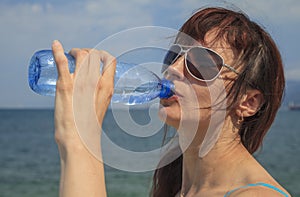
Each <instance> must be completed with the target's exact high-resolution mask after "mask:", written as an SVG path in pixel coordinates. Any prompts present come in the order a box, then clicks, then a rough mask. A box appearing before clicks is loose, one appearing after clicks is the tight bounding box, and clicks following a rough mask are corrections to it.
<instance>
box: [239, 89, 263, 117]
mask: <svg viewBox="0 0 300 197" xmlns="http://www.w3.org/2000/svg"><path fill="white" fill-rule="evenodd" d="M263 103H264V97H263V94H262V93H261V92H260V91H259V90H255V89H253V90H247V93H246V94H245V95H244V96H243V97H242V99H241V101H240V103H239V105H238V108H237V110H236V113H237V115H238V116H239V117H240V116H242V117H250V116H253V115H255V114H256V112H258V111H259V109H260V107H261V106H262V105H263Z"/></svg>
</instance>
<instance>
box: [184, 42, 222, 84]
mask: <svg viewBox="0 0 300 197" xmlns="http://www.w3.org/2000/svg"><path fill="white" fill-rule="evenodd" d="M186 58H187V59H186V64H187V69H188V70H189V72H190V73H191V74H192V75H193V76H194V77H196V78H198V79H202V80H212V79H214V78H215V77H216V76H217V75H218V74H219V72H220V70H221V68H222V65H223V60H222V58H221V57H220V56H219V55H218V54H216V53H215V52H213V51H211V50H208V49H203V48H197V47H195V48H191V49H190V50H189V51H188V53H187V57H186Z"/></svg>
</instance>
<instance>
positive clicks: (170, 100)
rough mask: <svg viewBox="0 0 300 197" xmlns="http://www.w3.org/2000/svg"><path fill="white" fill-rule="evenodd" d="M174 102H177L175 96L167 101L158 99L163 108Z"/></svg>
mask: <svg viewBox="0 0 300 197" xmlns="http://www.w3.org/2000/svg"><path fill="white" fill-rule="evenodd" d="M175 102H178V96H177V95H176V94H174V95H173V96H171V97H170V98H167V99H160V104H161V105H163V106H164V107H167V106H170V105H172V104H173V103H175Z"/></svg>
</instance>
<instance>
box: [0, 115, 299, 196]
mask: <svg viewBox="0 0 300 197" xmlns="http://www.w3.org/2000/svg"><path fill="white" fill-rule="evenodd" d="M114 113H118V111H117V112H114ZM122 113H123V112H121V111H120V114H122ZM53 116H54V112H53V110H51V109H1V110H0V197H41V196H42V197H56V196H58V190H59V177H60V162H59V154H58V150H57V146H56V143H55V140H54V124H53V122H54V120H53ZM130 116H131V118H132V120H134V121H135V122H137V123H138V124H145V125H147V124H148V123H149V121H151V117H150V115H149V112H148V110H146V109H136V110H131V112H130ZM121 117H122V116H121ZM123 117H124V118H125V116H123ZM299 117H300V111H288V110H280V111H279V112H278V115H277V118H276V120H275V122H274V124H273V126H272V127H271V129H270V131H269V132H268V134H267V136H266V138H265V141H264V144H263V147H262V149H261V150H260V151H258V152H257V153H256V154H255V157H256V158H257V159H258V161H259V162H260V163H261V164H262V165H263V166H264V167H265V168H266V169H267V170H268V171H269V172H270V173H271V174H272V176H273V177H274V178H275V179H276V180H277V181H278V182H279V183H280V184H282V185H283V186H284V187H285V188H286V189H287V190H288V191H289V192H290V193H291V194H292V196H295V197H296V196H300V167H299V166H300V165H299V164H300V119H299ZM125 122H126V121H125ZM103 128H104V130H105V132H107V133H109V135H108V136H110V137H111V138H112V139H120V138H121V137H120V135H124V134H120V133H122V132H124V129H122V128H120V127H119V126H118V124H117V121H116V120H115V116H114V115H113V113H112V110H109V111H108V112H107V114H106V116H105V119H104V123H103ZM162 130H163V129H162ZM140 132H143V130H140ZM143 138H145V137H143ZM158 138H159V136H156V137H155V138H153V139H151V138H150V141H151V140H152V141H153V143H150V142H149V140H148V141H147V142H145V143H143V142H137V139H136V138H129V137H128V136H127V137H122V140H119V141H120V142H123V143H124V144H123V145H122V144H121V145H120V146H124V147H125V148H128V149H135V150H137V151H139V150H140V151H145V150H151V149H152V148H154V146H160V145H161V139H158ZM120 142H118V143H120ZM105 171H106V185H107V192H108V196H109V197H144V196H148V195H149V191H150V188H151V177H152V174H153V171H147V172H128V171H124V170H118V169H116V168H114V167H111V166H108V165H107V166H105Z"/></svg>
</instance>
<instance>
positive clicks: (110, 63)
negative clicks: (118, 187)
mask: <svg viewBox="0 0 300 197" xmlns="http://www.w3.org/2000/svg"><path fill="white" fill-rule="evenodd" d="M206 39H207V41H208V43H209V39H211V38H210V37H207V38H206ZM215 47H216V48H213V49H214V50H215V51H217V52H218V53H219V54H221V55H222V56H223V58H224V59H225V62H226V63H228V64H229V65H230V63H231V60H232V52H231V51H230V50H229V51H227V50H226V51H224V50H220V48H218V46H215ZM52 49H53V53H54V58H55V61H56V64H57V68H58V74H59V77H58V81H57V91H56V100H55V139H56V142H57V145H58V148H59V153H60V158H61V182H60V196H61V197H69V196H72V197H77V196H78V197H81V196H90V197H93V196H102V197H105V196H106V188H105V174H104V167H103V163H102V162H101V161H99V159H97V158H96V157H94V156H93V155H91V153H90V152H89V151H88V150H87V149H86V147H85V145H84V144H83V143H82V141H81V139H80V136H79V135H78V133H77V129H78V127H77V126H76V123H77V122H76V117H75V116H74V112H76V110H78V109H80V112H82V114H84V115H83V116H82V117H80V118H82V119H84V120H86V119H87V117H91V116H93V114H92V113H91V111H90V110H86V109H85V107H84V106H86V105H87V104H90V103H92V104H95V106H97V108H96V109H95V110H96V113H95V114H94V115H95V116H96V118H95V119H92V120H94V121H93V122H89V124H87V125H85V126H86V127H85V128H84V129H86V131H90V130H92V131H94V130H95V129H101V125H102V121H103V117H104V114H105V112H106V110H107V107H108V105H109V102H110V99H111V96H112V94H113V77H114V72H115V65H116V62H115V59H114V58H113V57H112V56H111V55H110V54H108V53H107V52H104V51H97V50H91V49H72V50H71V52H70V53H71V55H73V56H74V57H75V58H76V70H75V73H74V74H69V70H68V67H67V61H66V57H65V56H64V54H63V51H64V50H63V47H62V45H61V44H60V43H59V42H58V41H55V42H53V45H52ZM86 59H88V60H89V61H84V60H86ZM99 61H102V62H103V64H104V65H105V67H106V69H104V72H103V73H97V72H95V70H99V68H98V66H99ZM79 68H86V69H87V71H86V76H85V75H83V76H81V75H79V74H78V73H79ZM88 71H91V72H88ZM95 73H96V74H95ZM84 76H85V77H84ZM81 77H82V78H81ZM166 77H167V78H168V79H171V80H173V81H174V83H175V86H176V91H177V92H176V93H177V95H176V96H175V97H172V98H170V99H164V100H161V108H160V110H159V115H160V116H161V117H164V118H165V122H166V123H167V124H168V125H171V126H174V127H175V128H178V129H179V130H180V131H179V138H181V139H185V138H188V139H192V140H191V141H192V142H191V144H189V146H186V147H187V149H186V151H185V152H184V154H183V172H182V173H183V182H182V189H181V194H184V196H212V197H213V196H224V194H225V193H226V192H227V191H229V190H231V189H234V188H236V187H239V186H243V185H246V184H249V183H256V182H265V183H270V184H272V185H274V186H276V187H278V188H280V189H282V190H283V191H285V190H284V189H283V188H282V187H281V186H280V185H279V184H278V183H277V182H276V181H275V180H274V179H273V178H272V177H271V176H270V175H269V174H268V173H267V172H266V171H265V170H264V169H263V167H261V165H260V164H259V163H257V162H256V160H255V159H254V158H253V157H252V156H251V155H250V154H249V153H248V151H247V150H246V149H245V148H244V146H243V145H242V144H241V143H240V139H239V138H238V137H237V132H238V128H237V126H236V122H237V120H238V117H239V116H243V117H247V116H251V115H253V114H255V112H256V111H257V110H258V108H259V106H260V105H261V103H262V102H263V100H262V96H261V94H260V92H259V91H257V90H249V91H248V92H247V93H246V94H245V95H244V96H243V99H242V100H241V101H239V102H238V105H237V107H236V109H235V110H234V111H233V112H232V113H228V114H227V116H226V118H225V120H224V124H223V126H222V128H221V129H222V131H221V136H220V138H219V140H218V141H217V143H216V145H215V146H214V147H213V149H212V150H211V151H210V152H209V153H208V154H207V155H206V156H205V157H204V158H199V156H198V153H199V148H200V145H201V143H202V141H203V138H204V136H205V133H206V129H207V127H208V125H209V120H210V114H211V111H210V110H209V109H201V107H207V106H210V105H211V103H212V102H213V99H210V97H209V95H210V94H209V91H208V88H207V84H206V83H204V82H199V81H197V80H195V79H194V78H193V77H192V76H190V75H189V74H188V73H187V72H186V70H185V67H184V60H183V58H179V59H178V60H177V61H176V62H175V63H174V64H173V65H171V66H170V67H169V68H168V73H167V75H166ZM235 77H236V75H235V74H234V73H232V72H229V71H228V70H226V69H224V70H222V73H221V76H220V77H219V78H218V79H216V80H215V81H214V82H212V84H211V85H212V86H213V85H216V87H218V86H217V85H218V83H220V82H223V79H225V80H224V83H225V82H226V79H234V78H235ZM92 79H94V80H92ZM95 79H97V81H96V82H95ZM98 79H99V80H98ZM75 83H76V87H79V88H78V90H76V91H77V93H79V95H81V96H82V95H89V94H90V92H89V89H90V88H86V87H89V85H91V87H96V94H95V96H94V97H92V98H93V99H94V100H85V99H82V102H78V103H77V104H76V105H75V106H76V107H75V109H74V108H73V101H74V98H75V99H76V95H74V94H75V93H74V91H73V90H74V87H75V85H74V84H75ZM80 87H82V88H80ZM187 87H190V88H187ZM92 90H93V91H94V90H95V89H92ZM188 91H191V92H190V93H193V94H195V96H196V98H197V99H192V100H191V99H190V97H188V95H189V94H187V93H189V92H188ZM87 97H88V98H89V96H87ZM82 98H84V97H83V96H82ZM187 101H189V102H187ZM97 103H101V105H97ZM191 106H198V107H200V108H197V110H198V111H197V110H195V109H194V108H193V112H191V110H190V109H192V108H191ZM186 112H189V113H186ZM75 114H76V113H75ZM191 114H192V115H191ZM195 114H197V115H198V114H200V116H196V119H195V117H194V116H193V115H195ZM86 116H87V117H86ZM182 119H185V120H186V121H188V122H189V121H191V122H193V121H197V122H199V124H198V125H197V127H196V129H195V131H192V130H188V127H184V126H183V127H182V124H181V120H182ZM89 120H90V119H89ZM90 125H92V126H90ZM180 128H181V129H180ZM96 132H97V131H96ZM92 133H93V132H92ZM191 133H192V135H191ZM191 136H192V138H191ZM97 137H98V136H97ZM100 137H101V134H100ZM97 139H99V137H98V138H97ZM95 144H97V141H96V142H95ZM98 144H99V145H100V140H99V141H98ZM96 148H99V150H100V155H101V147H96ZM100 158H101V156H100ZM100 160H101V159H100ZM177 196H180V193H178V195H177ZM230 196H232V197H234V196H239V197H240V196H242V197H248V196H272V197H274V196H275V197H276V196H278V197H279V196H281V195H280V194H279V193H277V192H274V191H272V190H269V189H266V188H262V187H253V188H248V189H241V190H238V191H237V192H234V193H232V194H231V195H230Z"/></svg>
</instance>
